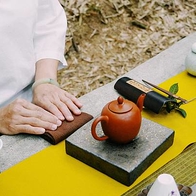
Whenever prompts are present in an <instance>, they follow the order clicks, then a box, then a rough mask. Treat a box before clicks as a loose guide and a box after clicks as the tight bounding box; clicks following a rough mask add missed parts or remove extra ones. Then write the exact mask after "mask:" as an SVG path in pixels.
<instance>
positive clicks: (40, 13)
mask: <svg viewBox="0 0 196 196" xmlns="http://www.w3.org/2000/svg"><path fill="white" fill-rule="evenodd" d="M66 28H67V20H66V16H65V12H64V10H63V9H62V7H61V5H60V3H59V2H58V0H0V107H2V106H4V105H6V104H8V103H9V102H11V101H13V100H14V98H16V97H17V96H19V95H20V94H25V93H24V92H25V91H26V90H27V89H28V87H27V86H28V85H29V84H31V83H32V81H33V79H34V75H35V63H36V61H38V60H40V59H44V58H52V59H57V60H59V61H60V62H61V63H62V64H66V63H65V59H64V46H65V33H66ZM28 93H29V92H28ZM24 97H25V96H24Z"/></svg>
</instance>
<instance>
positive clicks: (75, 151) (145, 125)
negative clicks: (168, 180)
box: [65, 118, 174, 186]
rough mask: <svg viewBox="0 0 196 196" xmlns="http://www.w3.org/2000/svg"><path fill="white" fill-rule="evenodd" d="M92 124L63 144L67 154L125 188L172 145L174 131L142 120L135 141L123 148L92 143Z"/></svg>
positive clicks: (105, 143) (111, 144) (110, 143)
mask: <svg viewBox="0 0 196 196" xmlns="http://www.w3.org/2000/svg"><path fill="white" fill-rule="evenodd" d="M91 124H92V121H90V122H89V123H87V124H86V125H84V126H83V127H82V128H80V129H79V130H78V131H77V132H75V133H74V134H73V135H71V136H70V137H69V138H67V139H66V140H65V143H66V145H65V146H66V153H67V154H68V155H70V156H72V157H74V158H76V159H78V160H80V161H82V162H84V163H86V164H87V165H89V166H91V167H93V168H95V169H97V170H99V171H101V172H102V173H104V174H106V175H108V176H110V177H111V178H113V179H115V180H117V181H118V182H120V183H122V184H124V185H127V186H129V185H131V184H132V183H133V182H134V181H135V180H136V179H137V178H138V177H139V176H140V175H141V174H142V173H143V172H144V171H145V170H146V169H147V168H148V167H149V166H150V165H151V164H152V163H153V162H154V161H155V160H156V159H157V158H158V157H159V156H160V155H161V154H163V153H164V152H165V151H166V150H167V149H168V148H169V147H170V146H171V145H172V144H173V139H174V131H173V130H171V129H168V128H166V127H164V126H162V125H160V124H157V123H155V122H152V121H150V120H148V119H145V118H143V120H142V125H141V128H140V132H139V134H138V136H137V138H136V139H135V140H134V141H132V142H130V143H129V144H126V145H119V144H114V143H112V142H110V141H97V140H95V139H94V138H93V137H92V135H91ZM97 132H102V131H101V126H97Z"/></svg>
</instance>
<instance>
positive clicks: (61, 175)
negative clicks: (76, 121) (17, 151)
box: [0, 72, 196, 196]
mask: <svg viewBox="0 0 196 196" xmlns="http://www.w3.org/2000/svg"><path fill="white" fill-rule="evenodd" d="M144 79H145V78H144ZM150 82H153V81H150ZM174 83H178V84H179V89H180V91H179V93H178V95H180V96H182V97H184V98H186V99H190V98H192V97H194V96H196V78H195V77H191V76H189V75H188V74H187V73H186V72H182V73H181V74H178V75H177V76H175V77H173V78H171V79H169V80H168V81H166V82H164V83H163V84H161V85H160V86H161V87H163V88H166V89H169V87H170V86H171V85H172V84H174ZM182 108H183V109H185V110H186V112H187V117H186V118H183V117H182V116H181V115H180V114H179V113H177V112H172V113H170V114H167V113H162V114H158V115H157V114H154V113H151V112H146V111H144V112H143V116H144V117H146V118H148V119H151V120H153V121H155V122H158V123H160V124H162V125H165V126H167V127H169V128H172V129H173V130H175V140H174V144H173V146H172V147H170V148H169V149H168V150H167V151H166V152H165V153H164V154H163V155H162V156H161V157H160V158H159V159H158V160H157V161H155V162H154V163H153V164H152V165H151V166H150V167H149V168H148V169H147V170H146V171H145V172H144V173H143V174H142V175H141V176H140V177H139V178H138V179H137V180H136V182H135V183H134V184H133V185H132V186H130V187H126V186H124V185H122V184H120V183H118V182H117V181H115V180H113V179H112V178H110V177H108V176H106V175H104V174H102V173H101V172H98V171H97V170H95V169H93V168H91V167H89V166H87V165H85V164H83V163H82V162H80V161H78V160H76V159H74V158H72V157H70V156H68V155H66V154H65V144H64V142H61V143H59V144H58V145H55V146H50V147H48V148H46V149H44V150H42V151H41V152H39V153H37V154H35V155H33V156H31V157H29V158H28V159H26V160H24V161H22V162H21V163H19V164H17V165H15V166H13V167H12V168H10V169H8V170H6V171H4V172H2V173H1V174H0V196H4V195H6V196H35V195H36V196H43V195H47V196H61V195H62V196H65V195H73V196H75V195H91V196H93V195H102V196H104V195H107V196H108V195H110V196H113V195H114V196H115V195H121V194H122V193H124V192H126V191H127V190H128V189H130V188H131V187H133V186H134V185H136V184H137V183H139V182H140V181H141V180H143V179H144V178H146V177H147V176H148V175H150V174H151V173H153V172H154V171H156V170H157V169H158V168H160V167H161V166H162V165H164V164H165V163H167V162H168V161H169V160H171V159H173V158H174V157H175V156H177V155H178V154H179V153H180V152H182V150H183V149H184V148H185V147H186V146H187V145H188V144H190V143H192V142H195V141H196V124H195V117H196V110H195V108H196V101H193V102H191V103H189V104H187V105H183V106H182ZM8 156H9V155H8Z"/></svg>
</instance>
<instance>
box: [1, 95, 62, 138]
mask: <svg viewBox="0 0 196 196" xmlns="http://www.w3.org/2000/svg"><path fill="white" fill-rule="evenodd" d="M61 123H62V122H61V121H60V120H59V119H58V118H57V117H55V116H54V115H53V114H51V113H50V112H47V111H46V110H44V109H43V108H41V107H39V106H36V105H35V104H32V103H30V102H28V101H26V100H23V99H17V100H15V101H14V102H12V103H11V104H9V105H7V106H6V107H4V108H0V133H2V134H6V135H14V134H18V133H29V134H43V133H44V132H45V130H46V129H48V130H56V129H57V127H58V126H60V125H61Z"/></svg>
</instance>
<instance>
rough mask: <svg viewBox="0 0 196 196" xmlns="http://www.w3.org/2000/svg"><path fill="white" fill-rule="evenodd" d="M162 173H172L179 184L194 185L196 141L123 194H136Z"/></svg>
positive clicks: (195, 180)
mask: <svg viewBox="0 0 196 196" xmlns="http://www.w3.org/2000/svg"><path fill="white" fill-rule="evenodd" d="M162 173H169V174H171V175H172V176H173V177H174V179H175V181H176V183H178V184H183V185H186V186H192V185H193V184H194V183H196V143H194V144H192V145H190V146H189V147H187V148H186V149H185V150H184V151H183V152H182V153H181V154H180V155H178V156H177V157H176V158H175V159H173V160H171V161H170V162H168V163H167V164H166V165H164V166H163V167H161V168H160V169H159V170H157V171H156V172H154V173H153V174H152V175H150V176H149V177H148V178H146V179H145V180H143V181H142V182H140V183H139V184H138V185H136V186H135V187H133V188H132V189H130V190H129V191H127V192H126V193H124V194H123V196H136V195H137V194H139V193H140V192H141V190H142V189H144V188H145V187H147V186H148V185H149V184H151V183H153V182H154V181H155V179H156V178H157V177H158V176H159V175H160V174H162Z"/></svg>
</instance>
